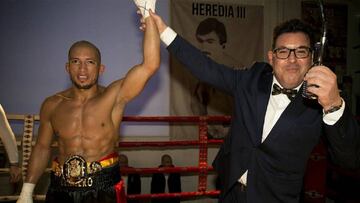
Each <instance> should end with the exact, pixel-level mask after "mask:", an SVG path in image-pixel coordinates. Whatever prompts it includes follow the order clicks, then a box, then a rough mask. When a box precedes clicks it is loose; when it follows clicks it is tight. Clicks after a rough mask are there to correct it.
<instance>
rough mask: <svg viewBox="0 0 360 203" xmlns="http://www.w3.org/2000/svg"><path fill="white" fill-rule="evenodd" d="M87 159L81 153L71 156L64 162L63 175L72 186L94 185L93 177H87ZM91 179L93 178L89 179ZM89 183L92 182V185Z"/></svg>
mask: <svg viewBox="0 0 360 203" xmlns="http://www.w3.org/2000/svg"><path fill="white" fill-rule="evenodd" d="M86 168H87V166H86V161H85V159H84V158H83V157H81V156H79V155H73V156H70V157H69V158H68V159H67V160H66V161H65V163H64V168H63V175H64V179H65V181H66V183H68V184H69V185H70V186H76V187H86V186H91V185H92V179H91V178H86V175H87V171H86ZM88 179H91V180H88ZM88 183H91V184H90V185H89V184H88Z"/></svg>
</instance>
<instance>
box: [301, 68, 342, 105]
mask: <svg viewBox="0 0 360 203" xmlns="http://www.w3.org/2000/svg"><path fill="white" fill-rule="evenodd" d="M304 80H305V81H307V83H308V86H309V87H308V91H309V92H310V93H313V94H315V95H316V96H318V102H319V104H320V105H321V106H322V107H323V109H324V111H327V110H329V109H330V108H332V107H334V106H340V105H341V102H342V99H341V97H340V93H339V89H338V86H337V78H336V75H335V74H334V73H333V72H332V71H331V70H330V69H329V68H328V67H326V66H315V67H312V68H311V69H310V70H309V72H308V73H307V74H306V75H305V78H304ZM312 85H317V86H318V87H314V86H312Z"/></svg>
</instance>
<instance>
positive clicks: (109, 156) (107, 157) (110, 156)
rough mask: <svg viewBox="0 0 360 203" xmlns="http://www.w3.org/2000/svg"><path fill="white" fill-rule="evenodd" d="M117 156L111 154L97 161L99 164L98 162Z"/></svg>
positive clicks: (114, 153)
mask: <svg viewBox="0 0 360 203" xmlns="http://www.w3.org/2000/svg"><path fill="white" fill-rule="evenodd" d="M118 156H119V155H118V153H116V152H113V153H111V154H109V155H107V156H105V157H103V158H101V159H100V160H99V162H100V161H103V160H106V159H111V158H115V157H118Z"/></svg>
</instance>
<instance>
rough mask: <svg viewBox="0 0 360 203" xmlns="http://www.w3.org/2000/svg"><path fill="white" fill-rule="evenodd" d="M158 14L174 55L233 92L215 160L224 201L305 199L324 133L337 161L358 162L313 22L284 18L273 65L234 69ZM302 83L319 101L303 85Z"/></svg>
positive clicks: (359, 139) (355, 135)
mask: <svg viewBox="0 0 360 203" xmlns="http://www.w3.org/2000/svg"><path fill="white" fill-rule="evenodd" d="M154 17H155V22H156V24H157V27H158V29H159V33H160V34H161V36H160V37H161V39H162V41H163V42H164V43H165V44H166V45H167V49H168V51H169V52H170V53H171V54H172V56H174V57H175V58H176V59H177V60H179V61H180V62H181V63H183V64H184V66H185V67H186V68H187V69H188V70H189V71H190V72H191V73H192V74H193V75H195V76H196V77H197V78H198V79H199V80H200V81H203V82H206V83H209V84H211V85H213V86H214V87H216V88H218V89H221V90H223V91H225V92H227V93H228V94H230V95H232V96H233V97H234V104H235V110H234V112H233V115H232V122H231V128H230V132H229V135H228V136H227V137H226V138H225V140H224V144H223V145H222V146H221V148H220V150H219V152H218V154H217V156H216V158H215V160H214V163H213V165H214V167H215V169H216V171H217V172H218V174H219V176H220V179H221V184H222V188H221V194H220V197H219V202H226V203H234V202H250V203H253V202H259V203H263V202H267V203H269V202H270V203H271V202H286V203H293V202H299V198H300V192H301V188H302V183H303V176H304V172H305V168H306V163H307V160H308V158H309V155H310V153H311V151H312V149H313V147H314V146H315V145H316V144H317V143H318V141H319V139H320V137H321V136H322V135H324V136H325V138H326V139H327V141H328V150H329V154H330V157H331V160H332V161H333V162H334V163H335V164H338V165H340V166H342V167H347V168H356V167H359V165H360V160H359V159H360V158H359V157H360V155H359V145H360V135H359V134H360V132H359V131H360V130H359V125H358V123H357V121H356V120H355V119H354V117H353V115H352V114H351V112H350V109H349V107H348V105H347V104H345V102H344V100H343V99H342V98H341V97H340V95H339V89H338V86H337V79H336V75H335V74H334V73H333V72H332V71H331V70H330V69H329V68H328V67H326V66H323V65H320V66H314V67H312V68H311V69H310V67H311V66H312V54H313V52H312V45H313V44H314V39H313V36H312V34H313V33H312V31H311V29H310V27H309V26H308V25H306V24H304V23H303V22H302V21H300V20H298V19H293V20H289V21H287V22H284V23H282V24H280V25H279V26H277V27H276V28H275V30H274V36H273V46H272V50H270V51H268V60H269V63H265V62H257V63H254V64H253V65H252V67H249V68H248V69H246V70H234V69H230V68H227V67H226V66H225V65H221V64H219V63H216V62H215V61H213V60H211V59H210V58H208V57H207V56H206V55H205V54H203V53H202V52H201V51H200V50H198V49H197V48H195V47H194V46H193V45H191V44H190V43H188V42H187V41H186V40H184V39H183V38H182V37H181V36H179V35H177V34H176V33H175V31H173V30H172V29H171V28H169V27H168V26H167V25H166V24H165V23H164V22H163V20H162V19H161V17H160V16H158V15H154ZM144 26H145V25H144V24H142V28H144ZM304 81H306V82H307V84H308V88H307V91H308V92H310V93H312V94H315V95H316V100H311V99H307V98H304V97H302V95H301V93H300V92H299V91H298V90H300V89H301V87H302V86H303V82H304Z"/></svg>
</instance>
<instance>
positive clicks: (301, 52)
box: [273, 46, 312, 59]
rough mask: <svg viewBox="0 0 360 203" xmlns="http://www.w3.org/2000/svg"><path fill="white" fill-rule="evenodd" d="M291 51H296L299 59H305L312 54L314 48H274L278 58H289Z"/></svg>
mask: <svg viewBox="0 0 360 203" xmlns="http://www.w3.org/2000/svg"><path fill="white" fill-rule="evenodd" d="M291 52H294V54H295V57H296V58H297V59H303V58H307V57H309V56H310V53H311V52H312V49H311V48H310V47H305V46H301V47H298V48H295V49H289V48H287V47H279V48H276V49H274V50H273V53H274V54H275V56H276V58H278V59H287V58H289V56H290V54H291Z"/></svg>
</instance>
